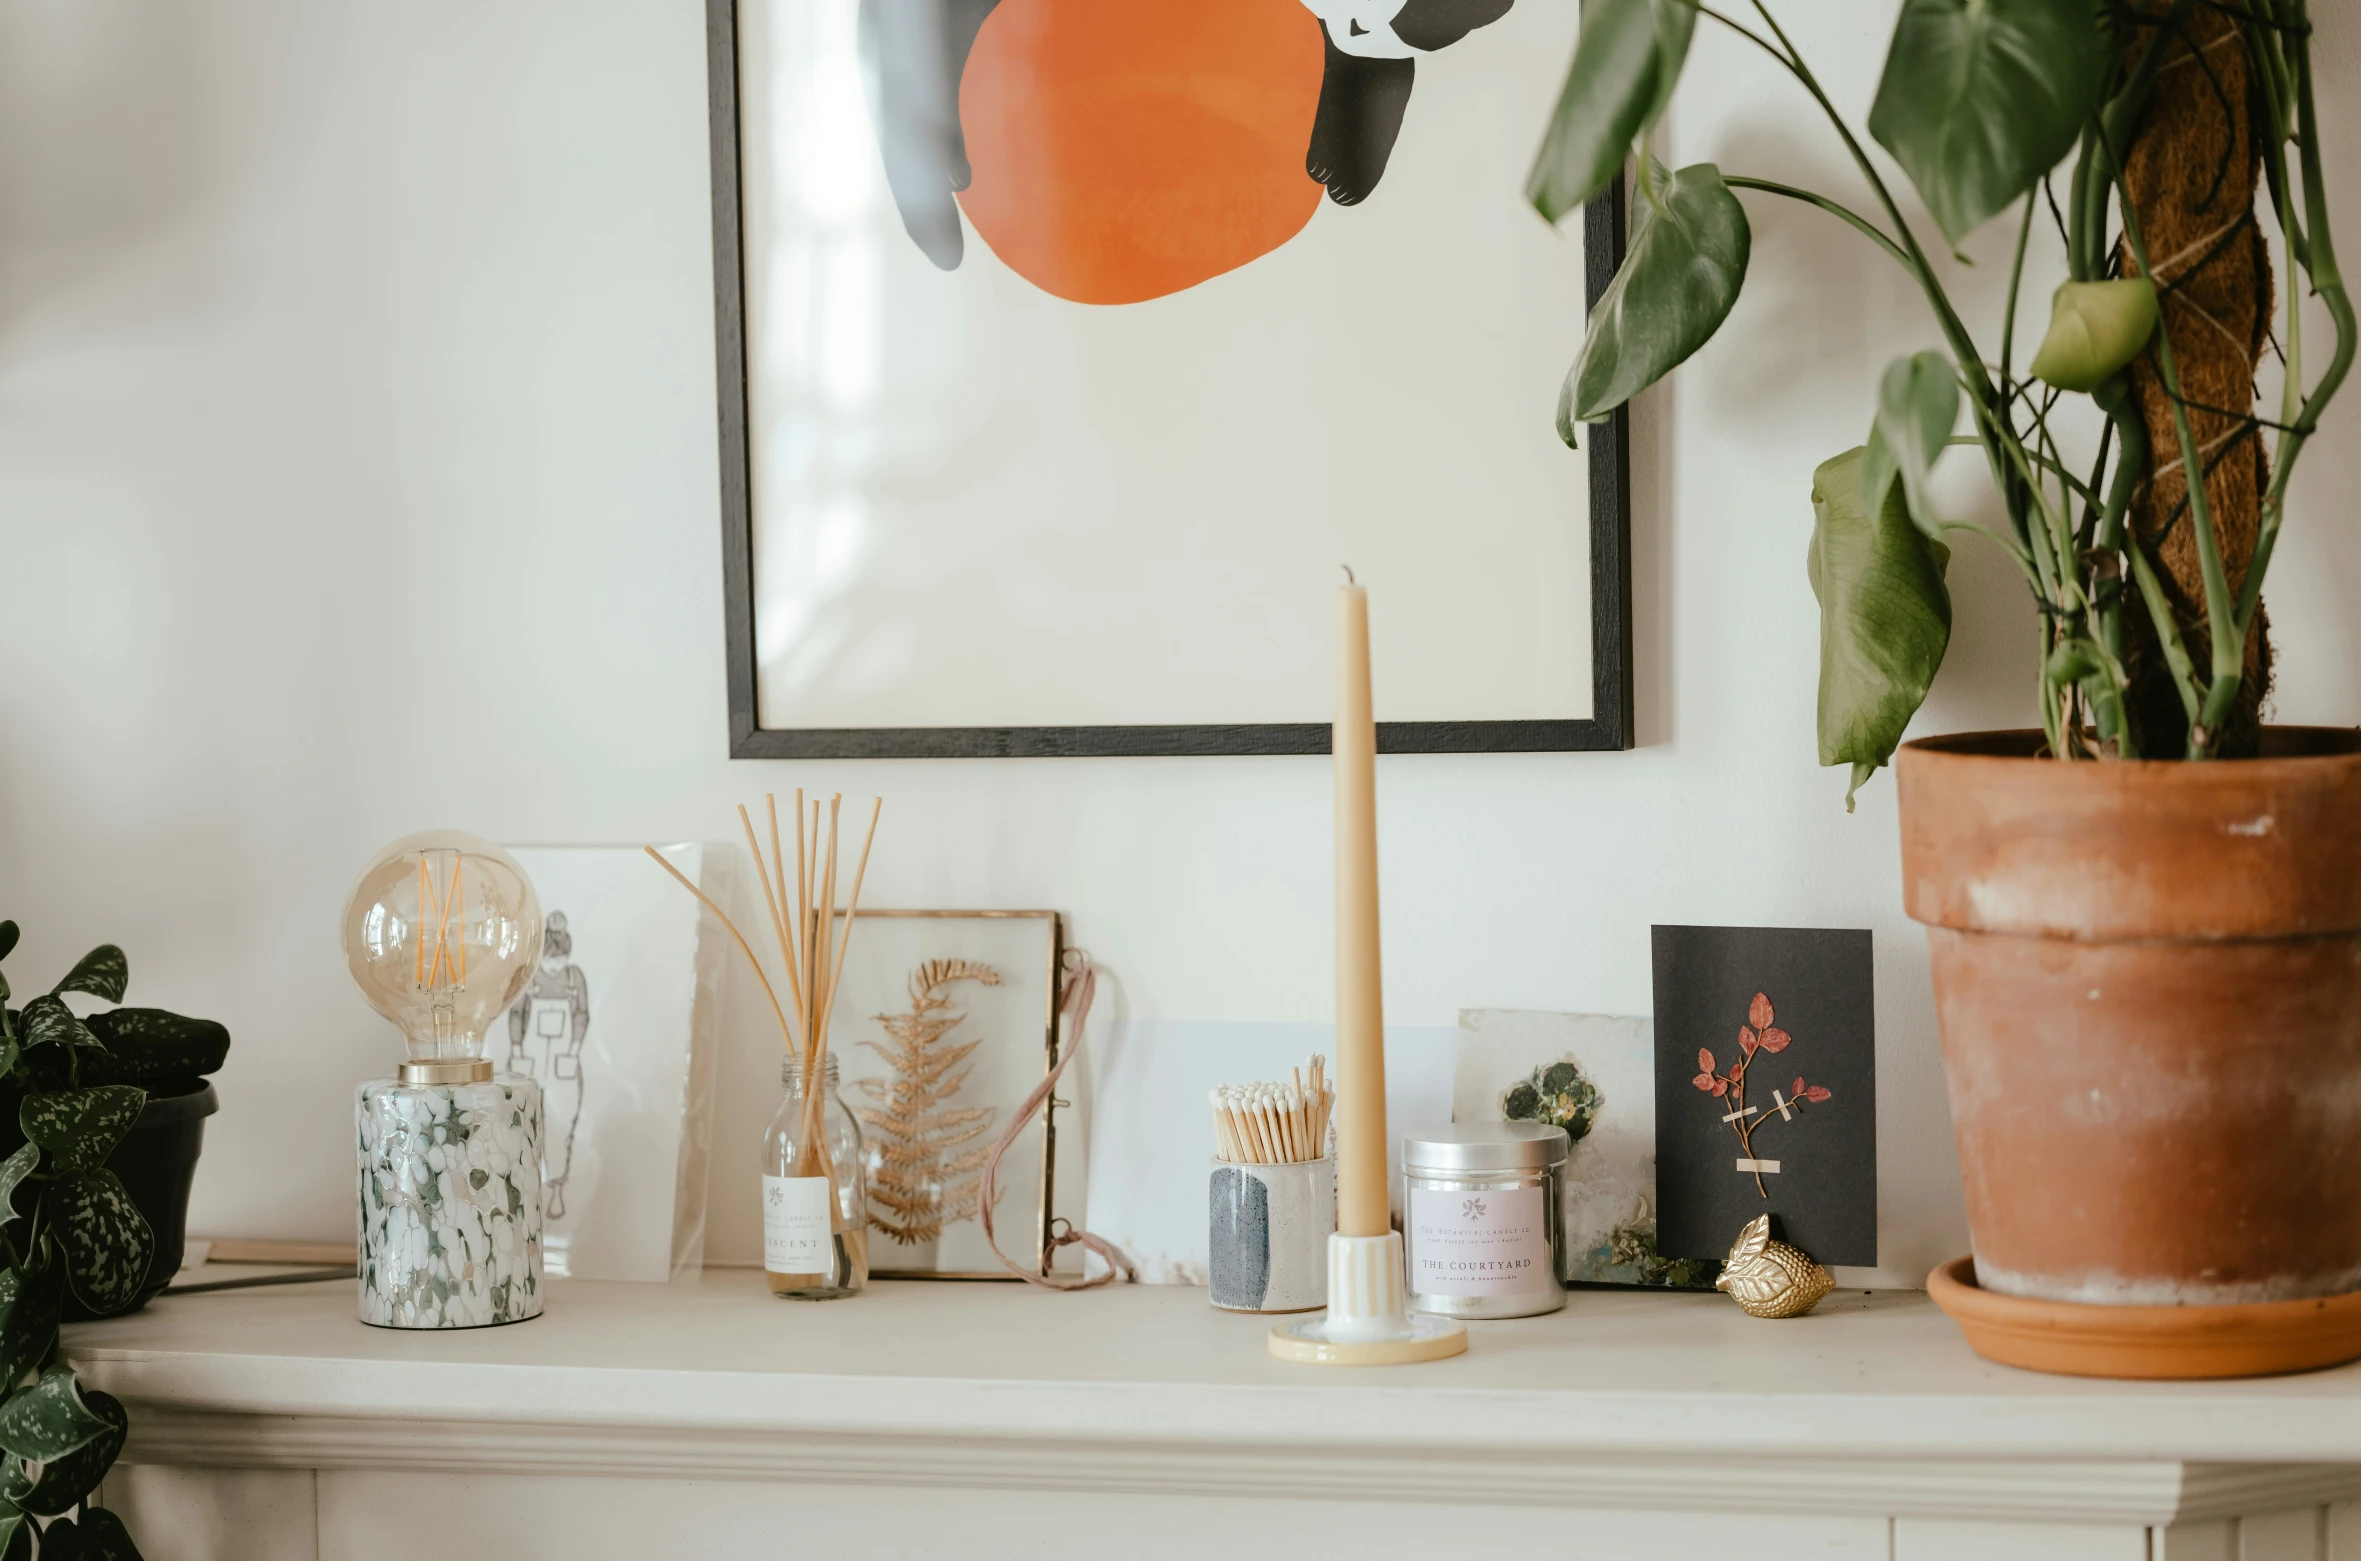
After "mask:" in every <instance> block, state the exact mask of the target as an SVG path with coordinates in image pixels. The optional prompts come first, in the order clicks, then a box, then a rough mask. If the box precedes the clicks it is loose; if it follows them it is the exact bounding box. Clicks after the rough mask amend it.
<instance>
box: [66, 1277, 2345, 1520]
mask: <svg viewBox="0 0 2361 1561" xmlns="http://www.w3.org/2000/svg"><path fill="white" fill-rule="evenodd" d="M352 1312H353V1297H352V1286H351V1284H350V1283H349V1282H344V1283H323V1284H315V1285H308V1286H300V1287H289V1288H284V1289H254V1290H232V1291H222V1292H214V1293H209V1294H198V1295H188V1296H172V1297H166V1298H163V1299H161V1300H159V1301H157V1302H155V1303H154V1304H153V1305H151V1306H150V1307H149V1308H148V1309H147V1310H146V1311H145V1312H143V1313H140V1314H138V1315H136V1316H133V1317H129V1318H124V1319H121V1320H118V1321H115V1322H111V1323H99V1324H89V1325H84V1326H78V1327H74V1328H70V1329H68V1330H67V1349H68V1352H69V1354H70V1355H71V1357H72V1359H73V1360H74V1362H75V1364H76V1365H77V1366H79V1367H80V1368H82V1370H83V1372H84V1373H85V1376H86V1379H87V1380H88V1381H89V1382H91V1383H92V1384H93V1385H94V1386H97V1387H100V1388H103V1389H105V1390H107V1391H109V1392H111V1393H114V1394H116V1395H117V1396H118V1397H120V1398H122V1399H123V1400H124V1401H125V1403H126V1404H128V1405H129V1407H130V1410H131V1414H132V1426H133V1429H132V1435H131V1441H130V1444H129V1447H128V1449H127V1451H126V1453H125V1455H124V1461H123V1463H122V1464H121V1465H119V1466H118V1469H117V1472H116V1473H115V1474H114V1475H112V1476H110V1478H109V1480H108V1486H107V1492H106V1496H107V1500H108V1501H109V1503H110V1504H112V1505H115V1506H117V1507H119V1508H120V1509H121V1510H122V1511H123V1512H124V1513H125V1515H126V1517H127V1518H129V1519H130V1520H131V1522H132V1524H133V1531H134V1533H135V1534H136V1535H137V1536H138V1538H139V1541H140V1543H141V1546H142V1548H143V1549H144V1550H145V1552H146V1554H147V1555H148V1556H150V1557H151V1558H153V1561H212V1558H230V1557H236V1558H240V1561H374V1558H377V1557H402V1558H405V1561H408V1558H428V1561H478V1558H485V1561H490V1558H495V1557H497V1558H502V1561H508V1558H515V1557H541V1556H551V1557H557V1556H563V1557H568V1558H579V1561H596V1558H602V1557H609V1556H613V1557H626V1556H629V1557H637V1556H643V1555H727V1556H738V1555H744V1556H749V1557H751V1556H773V1555H776V1556H845V1557H869V1556H877V1557H929V1558H931V1557H959V1558H963V1561H965V1558H999V1557H1018V1556H1033V1557H1038V1556H1069V1555H1070V1556H1082V1555H1107V1556H1117V1557H1125V1558H1166V1557H1170V1558H1183V1557H1186V1558H1191V1561H1196V1558H1220V1561H1262V1558H1264V1557H1282V1556H1284V1557H1287V1558H1289V1561H1305V1558H1318V1557H1327V1556H1341V1555H1351V1556H1354V1557H1368V1558H1392V1557H1405V1558H1409V1557H1416V1558H1421V1561H1426V1558H1443V1557H1450V1558H1463V1557H1471V1556H1481V1555H1486V1554H1492V1553H1498V1554H1502V1555H1510V1554H1514V1555H1518V1556H1521V1557H1522V1556H1532V1557H1568V1558H1577V1557H1578V1558H1584V1561H1592V1558H1596V1561H1622V1558H1626V1557H1631V1558H1639V1557H1651V1558H1652V1557H1656V1556H1659V1555H1665V1554H1675V1553H1694V1552H1697V1551H1698V1547H1699V1546H1701V1545H1702V1546H1708V1547H1710V1548H1711V1549H1713V1550H1714V1551H1717V1552H1719V1551H1724V1550H1726V1552H1727V1553H1728V1554H1731V1555H1742V1556H1746V1557H1748V1558H1750V1561H1786V1558H1790V1557H1806V1556H1809V1557H1820V1558H1831V1561H1835V1558H1842V1561H1853V1558H1861V1561H1868V1558H1872V1557H1878V1558H1893V1561H1936V1558H1950V1557H1971V1556H1972V1557H1996V1558H1997V1557H2006V1558H2012V1561H2046V1558H2051V1557H2075V1558H2083V1557H2088V1558H2094V1561H2142V1558H2148V1561H2186V1558H2195V1557H2202V1558H2203V1561H2282V1558H2289V1561H2328V1558H2331V1557H2333V1558H2335V1561H2357V1558H2361V1368H2348V1369H2345V1370H2340V1371H2332V1372H2323V1373H2316V1374H2313V1375H2309V1376H2301V1377H2289V1378H2280V1379H2276V1380H2270V1381H2260V1382H2242V1383H2196V1384H2152V1383H2105V1382H2084V1381H2074V1380H2068V1379H2064V1378H2053V1377H2043V1376H2036V1375H2031V1374H2028V1373H2024V1372H2019V1371H2013V1370H2010V1369H2008V1368H2006V1367H2001V1366H1994V1365H1990V1364H1987V1363H1986V1362H1984V1361H1982V1360H1979V1359H1978V1358H1977V1357H1975V1356H1974V1355H1972V1354H1970V1353H1969V1351H1968V1349H1967V1347H1966V1346H1965V1345H1964V1344H1962V1343H1961V1342H1960V1339H1959V1336H1958V1334H1957V1332H1956V1331H1955V1330H1954V1329H1953V1328H1952V1327H1951V1325H1950V1323H1949V1322H1947V1321H1946V1320H1945V1319H1944V1318H1943V1317H1942V1316H1941V1315H1940V1314H1939V1313H1937V1312H1936V1311H1935V1310H1934V1308H1933V1307H1932V1306H1931V1305H1929V1304H1928V1302H1927V1300H1926V1298H1925V1297H1924V1296H1922V1295H1918V1294H1915V1293H1900V1292H1892V1293H1886V1292H1881V1293H1877V1294H1865V1293H1862V1292H1857V1291H1855V1292H1847V1293H1843V1294H1839V1295H1837V1296H1834V1297H1832V1298H1831V1299H1830V1300H1829V1301H1828V1302H1827V1303H1825V1304H1824V1305H1823V1306H1822V1307H1821V1308H1820V1310H1819V1311H1818V1312H1817V1313H1815V1314H1814V1315H1812V1316H1810V1317H1808V1318H1802V1319H1798V1320H1794V1321H1788V1322H1758V1321H1756V1320H1754V1319H1752V1318H1749V1317H1746V1316H1744V1315H1743V1314H1741V1313H1740V1312H1739V1311H1738V1310H1737V1309H1736V1308H1735V1307H1734V1306H1732V1305H1731V1304H1730V1303H1729V1302H1728V1301H1727V1300H1724V1299H1723V1298H1721V1297H1719V1296H1712V1295H1663V1294H1653V1295H1650V1294H1631V1293H1622V1292H1585V1293H1578V1294H1576V1295H1574V1296H1573V1297H1572V1298H1571V1304H1570V1305H1569V1306H1568V1307H1567V1309H1566V1310H1565V1311H1564V1312H1563V1313H1561V1314H1559V1315H1556V1316H1552V1317H1543V1318H1535V1319H1530V1320H1526V1321H1521V1322H1508V1323H1491V1324H1479V1325H1477V1328H1476V1331H1475V1335H1474V1341H1473V1343H1472V1345H1471V1347H1470V1349H1469V1352H1468V1354H1467V1355H1466V1356H1465V1357H1463V1358H1461V1359H1458V1360H1452V1361H1445V1362H1441V1363H1437V1364H1432V1365H1424V1366H1404V1367H1390V1368H1380V1369H1370V1370H1360V1371H1342V1370H1334V1369H1321V1368H1316V1367H1304V1366H1294V1365H1288V1364H1285V1363H1282V1362H1280V1361H1277V1360H1274V1359H1272V1358H1270V1356H1269V1355H1268V1354H1267V1353H1266V1352H1265V1350H1264V1347H1263V1335H1264V1333H1265V1332H1266V1331H1267V1329H1268V1326H1269V1323H1268V1320H1267V1319H1257V1318H1252V1317H1239V1316H1231V1315H1227V1314H1224V1313H1220V1312H1216V1311H1214V1310H1212V1309H1211V1308H1210V1307H1209V1306H1207V1305H1206V1302H1205V1294H1204V1292H1203V1291H1202V1290H1193V1289H1168V1288H1125V1289H1111V1290H1100V1291H1093V1292H1088V1293H1084V1294H1079V1295H1053V1294H1047V1293H1042V1292H1036V1291H1032V1290H1028V1289H1025V1288H1022V1287H1019V1286H1015V1285H999V1284H924V1283H913V1282H901V1283H891V1282H881V1283H879V1284H876V1285H874V1286H872V1288H871V1289H870V1291H869V1293H868V1294H866V1295H864V1296H861V1297H859V1298H857V1299H854V1300H850V1301H840V1302H832V1303H828V1304H824V1305H813V1304H807V1303H794V1302H783V1301H778V1300H774V1299H773V1298H771V1297H770V1296H769V1295H768V1294H767V1293H766V1292H765V1291H764V1289H763V1286H762V1280H761V1276H760V1275H759V1274H754V1273H748V1272H742V1271H717V1272H713V1273H709V1274H707V1275H706V1276H705V1278H704V1279H703V1280H702V1281H701V1282H698V1283H695V1284H685V1285H676V1286H646V1285H620V1284H568V1283H564V1282H559V1283H556V1284H553V1285H552V1286H551V1289H550V1298H549V1310H548V1313H547V1315H545V1316H543V1317H541V1318H539V1319H537V1320H535V1321H533V1322H530V1323H525V1324H521V1325H517V1326H514V1327H508V1328H496V1329H485V1330H480V1331H474V1332H464V1333H432V1334H430V1333H394V1332H384V1331H379V1330H376V1329H372V1328H367V1327H363V1326H362V1325H361V1324H360V1323H359V1322H357V1321H355V1320H354V1318H353V1315H352ZM2347 1502H2352V1503H2356V1505H2353V1506H2350V1507H2347V1506H2343V1505H2340V1504H2341V1503H2347ZM1725 1541H1726V1543H1725Z"/></svg>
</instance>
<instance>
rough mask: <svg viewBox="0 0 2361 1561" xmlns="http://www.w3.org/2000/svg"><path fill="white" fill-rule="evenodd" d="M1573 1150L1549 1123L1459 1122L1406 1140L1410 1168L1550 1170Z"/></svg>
mask: <svg viewBox="0 0 2361 1561" xmlns="http://www.w3.org/2000/svg"><path fill="white" fill-rule="evenodd" d="M1571 1148H1572V1145H1571V1143H1570V1142H1569V1140H1568V1139H1567V1137H1566V1130H1565V1129H1564V1128H1562V1127H1552V1126H1551V1125H1550V1124H1548V1123H1546V1122H1455V1123H1453V1124H1452V1125H1451V1126H1449V1127H1437V1128H1429V1129H1427V1130H1426V1131H1424V1132H1421V1133H1413V1134H1407V1135H1405V1136H1404V1137H1403V1139H1402V1169H1403V1170H1405V1171H1546V1170H1548V1169H1550V1168H1551V1167H1552V1166H1555V1165H1560V1164H1563V1163H1564V1162H1565V1158H1566V1155H1567V1153H1568V1151H1569V1150H1570V1149H1571Z"/></svg>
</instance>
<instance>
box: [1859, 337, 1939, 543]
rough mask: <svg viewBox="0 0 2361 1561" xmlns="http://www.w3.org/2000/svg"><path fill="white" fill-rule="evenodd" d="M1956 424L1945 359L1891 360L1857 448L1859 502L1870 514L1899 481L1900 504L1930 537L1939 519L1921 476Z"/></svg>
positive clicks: (1918, 355) (1936, 533)
mask: <svg viewBox="0 0 2361 1561" xmlns="http://www.w3.org/2000/svg"><path fill="white" fill-rule="evenodd" d="M1958 421H1959V380H1958V379H1957V377H1956V376H1954V375H1953V373H1952V371H1951V360H1950V359H1949V358H1946V357H1944V356H1943V355H1942V354H1941V353H1939V352H1921V353H1915V354H1913V355H1912V356H1910V357H1907V358H1896V359H1895V360H1894V361H1893V362H1892V363H1890V364H1888V365H1887V366H1886V371H1885V374H1884V376H1883V377H1882V378H1881V379H1880V380H1879V381H1878V385H1877V417H1876V421H1875V422H1874V424H1873V425H1872V427H1871V429H1870V433H1869V442H1868V444H1866V445H1864V446H1863V447H1862V457H1861V471H1862V481H1861V502H1862V503H1863V504H1864V505H1865V506H1866V507H1868V508H1869V509H1871V510H1875V509H1877V508H1878V507H1879V506H1880V505H1882V504H1884V503H1885V495H1886V490H1887V489H1888V488H1889V487H1891V486H1892V485H1893V482H1894V480H1895V479H1896V478H1900V479H1901V483H1902V501H1903V504H1904V506H1905V508H1906V509H1907V510H1908V511H1909V515H1910V519H1911V521H1912V522H1913V523H1914V524H1915V525H1916V526H1917V527H1918V529H1919V530H1920V531H1922V532H1924V533H1926V534H1927V535H1928V536H1930V537H1939V536H1940V534H1941V526H1942V522H1941V520H1940V519H1939V518H1938V517H1937V516H1936V514H1935V502H1934V499H1933V497H1932V496H1931V495H1930V494H1929V493H1928V491H1927V475H1928V473H1930V472H1932V471H1933V470H1934V466H1935V458H1936V457H1937V456H1940V455H1941V454H1942V453H1943V446H1944V444H1945V442H1946V441H1947V440H1949V439H1950V437H1951V427H1952V425H1953V424H1954V423H1956V422H1958Z"/></svg>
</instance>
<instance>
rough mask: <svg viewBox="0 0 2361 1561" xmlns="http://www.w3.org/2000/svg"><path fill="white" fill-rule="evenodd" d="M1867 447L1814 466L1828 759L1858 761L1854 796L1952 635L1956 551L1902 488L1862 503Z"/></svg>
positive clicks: (1896, 734)
mask: <svg viewBox="0 0 2361 1561" xmlns="http://www.w3.org/2000/svg"><path fill="white" fill-rule="evenodd" d="M1862 454H1863V452H1862V450H1861V449H1860V447H1858V446H1855V447H1854V448H1853V449H1850V450H1847V451H1846V452H1845V453H1844V454H1842V455H1839V456H1837V457H1835V458H1834V459H1831V460H1827V461H1823V462H1822V463H1821V464H1820V467H1819V469H1818V470H1817V471H1815V472H1813V473H1812V548H1811V553H1810V557H1809V563H1808V568H1809V572H1810V575H1811V580H1812V594H1813V596H1815V597H1817V598H1818V599H1819V602H1820V707H1819V728H1820V762H1821V763H1822V764H1850V765H1851V766H1852V767H1853V776H1852V785H1851V786H1850V787H1848V788H1847V789H1846V792H1845V806H1846V808H1847V809H1848V810H1849V809H1850V808H1851V807H1852V805H1853V793H1854V792H1855V791H1858V790H1859V789H1860V786H1861V783H1862V782H1863V781H1865V780H1867V779H1868V778H1869V777H1870V776H1871V775H1872V774H1874V773H1875V772H1876V770H1877V768H1878V767H1879V766H1880V765H1882V764H1884V763H1885V762H1886V761H1887V760H1888V759H1890V758H1892V757H1893V754H1894V749H1895V747H1896V746H1897V745H1898V744H1899V743H1900V742H1901V741H1902V732H1903V729H1904V728H1905V727H1907V726H1908V725H1909V724H1910V718H1911V717H1912V716H1913V715H1915V714H1916V713H1917V712H1918V707H1919V705H1920V703H1921V702H1923V701H1924V700H1925V698H1926V694H1927V688H1928V686H1929V685H1931V684H1932V683H1933V682H1934V680H1935V672H1936V670H1937V669H1938V668H1940V667H1941V666H1942V665H1943V652H1944V650H1945V649H1946V648H1947V647H1948V646H1949V644H1950V642H1951V593H1950V591H1949V590H1948V589H1947V588H1946V587H1945V586H1944V584H1943V571H1944V568H1945V566H1946V565H1947V564H1948V563H1949V561H1950V551H1949V550H1948V549H1947V548H1945V547H1944V546H1943V544H1942V543H1940V542H1937V541H1934V540H1932V539H1931V538H1928V537H1926V536H1923V535H1921V534H1920V533H1919V531H1918V530H1917V528H1916V527H1914V526H1912V525H1911V523H1910V518H1909V516H1908V515H1907V514H1905V513H1904V510H1903V505H1902V496H1901V493H1900V492H1899V491H1898V485H1897V486H1896V487H1891V488H1889V489H1888V490H1887V493H1886V498H1885V502H1884V503H1883V504H1881V505H1879V506H1878V507H1877V508H1876V509H1875V510H1872V509H1870V508H1868V506H1867V505H1865V504H1864V503H1863V502H1862V496H1861V463H1862Z"/></svg>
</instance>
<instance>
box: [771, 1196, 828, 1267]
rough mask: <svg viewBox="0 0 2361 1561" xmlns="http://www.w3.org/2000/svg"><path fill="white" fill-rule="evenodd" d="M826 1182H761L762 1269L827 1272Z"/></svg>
mask: <svg viewBox="0 0 2361 1561" xmlns="http://www.w3.org/2000/svg"><path fill="white" fill-rule="evenodd" d="M828 1223H829V1222H828V1178H827V1177H825V1176H766V1177H764V1178H763V1179H762V1266H763V1267H764V1268H766V1269H768V1270H770V1271H771V1272H772V1273H774V1274H825V1273H827V1272H828V1256H829V1252H828V1235H829V1230H828Z"/></svg>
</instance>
